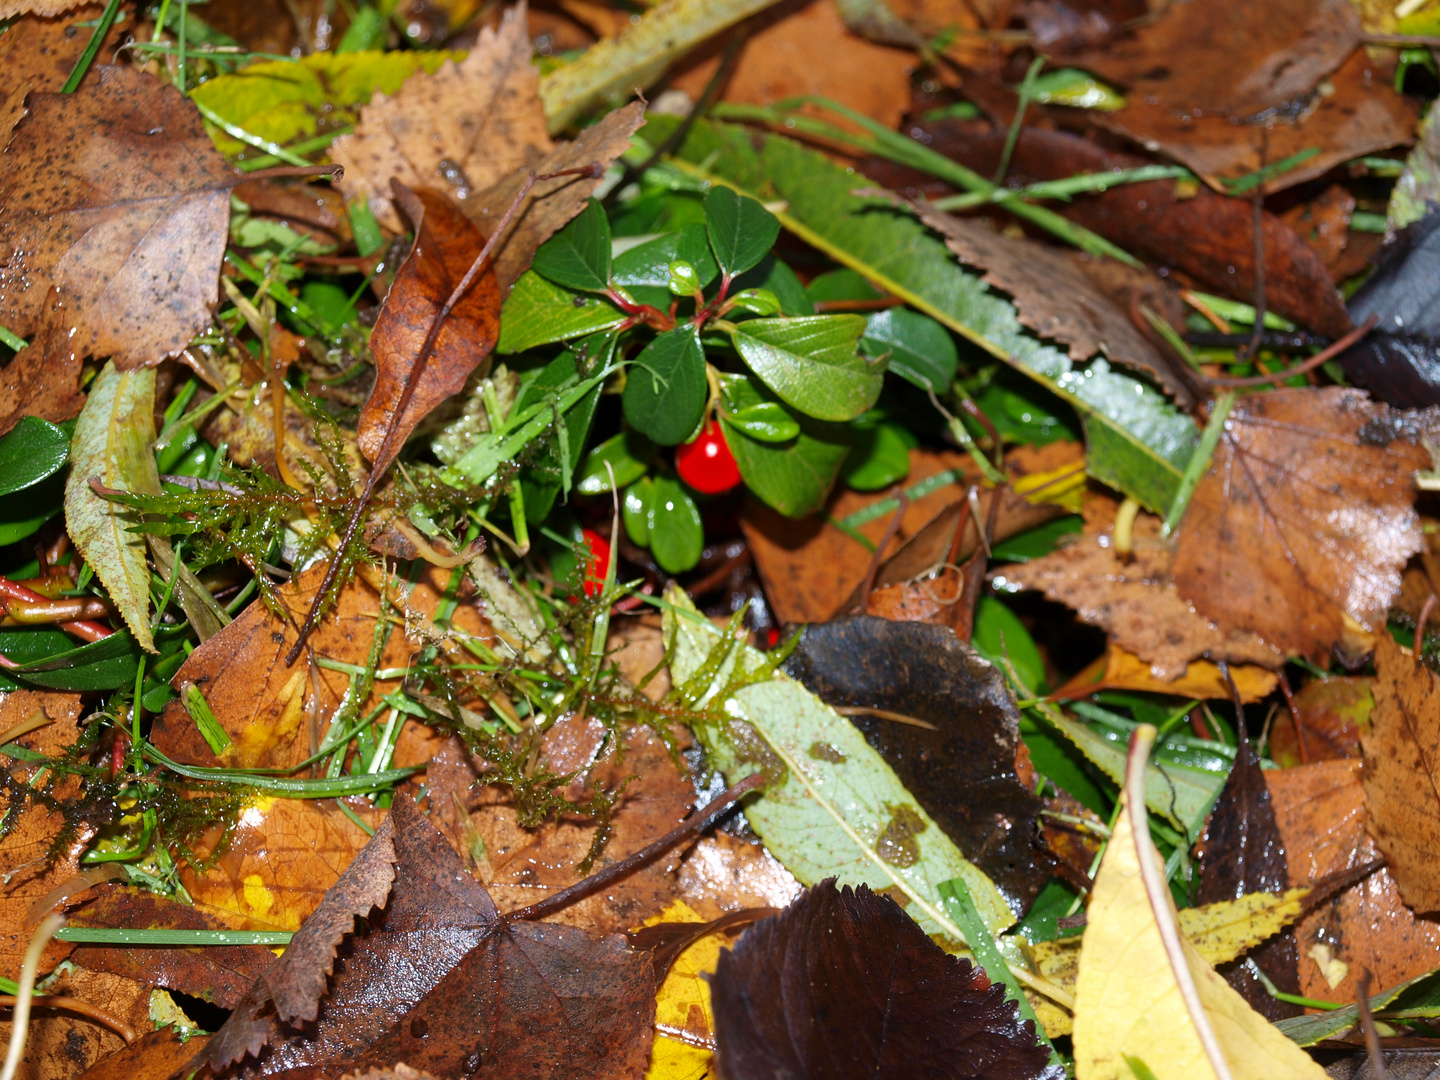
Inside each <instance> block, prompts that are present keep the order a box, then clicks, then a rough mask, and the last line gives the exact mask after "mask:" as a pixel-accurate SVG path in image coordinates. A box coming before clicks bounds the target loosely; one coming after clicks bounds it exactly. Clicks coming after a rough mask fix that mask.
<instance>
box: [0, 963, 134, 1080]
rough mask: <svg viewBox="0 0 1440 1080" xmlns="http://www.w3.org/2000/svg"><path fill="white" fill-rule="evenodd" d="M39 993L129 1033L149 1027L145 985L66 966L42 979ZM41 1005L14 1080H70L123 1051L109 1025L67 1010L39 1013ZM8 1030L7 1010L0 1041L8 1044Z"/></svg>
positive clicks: (36, 1004) (0, 1025)
mask: <svg viewBox="0 0 1440 1080" xmlns="http://www.w3.org/2000/svg"><path fill="white" fill-rule="evenodd" d="M41 991H42V992H43V993H46V994H52V995H54V996H56V997H65V998H72V999H75V1000H77V1001H83V1002H84V1003H85V1004H86V1005H90V1006H92V1007H94V1008H95V1009H98V1010H100V1011H101V1012H103V1013H105V1014H106V1015H108V1016H109V1017H111V1018H113V1020H115V1021H118V1022H119V1023H120V1024H123V1025H124V1026H125V1027H127V1028H128V1029H129V1030H130V1031H131V1032H132V1033H137V1034H138V1033H142V1032H145V1031H147V1030H149V1029H150V1028H151V1027H153V1025H152V1024H151V1022H150V1007H149V1006H150V991H151V985H150V984H149V983H146V982H137V981H136V980H134V979H127V978H125V977H124V976H121V975H111V974H107V973H104V972H98V971H87V970H85V969H84V968H79V967H72V966H68V965H67V966H66V967H64V968H63V969H62V970H61V971H59V972H57V973H56V974H55V976H54V977H53V978H50V979H47V980H45V981H44V983H43V985H42V987H41ZM43 1000H44V999H43V998H37V999H35V1001H34V1003H33V1006H32V1008H33V1011H32V1012H31V1014H30V1025H29V1028H28V1030H27V1033H26V1039H25V1055H24V1057H23V1058H21V1062H20V1067H19V1069H18V1070H17V1071H16V1073H15V1076H16V1080H71V1078H72V1077H76V1076H79V1075H80V1074H82V1073H84V1072H86V1071H87V1070H88V1069H90V1068H91V1067H92V1066H94V1065H96V1064H98V1063H99V1062H101V1061H104V1060H105V1059H107V1058H109V1057H111V1056H112V1055H114V1054H115V1053H117V1052H119V1051H123V1050H124V1049H125V1047H126V1040H125V1038H124V1036H122V1035H121V1034H119V1033H118V1032H117V1031H115V1030H114V1028H112V1027H110V1026H109V1025H107V1024H104V1023H102V1022H100V1021H99V1020H97V1019H95V1018H93V1017H91V1016H84V1015H80V1014H79V1013H77V1012H74V1011H71V1010H68V1009H60V1008H45V1007H44V1006H43V1005H42V1002H43ZM10 1028H11V1022H10V1019H9V1010H8V1009H7V1010H6V1019H4V1020H3V1021H0V1040H3V1041H5V1042H7V1043H8V1042H9V1040H10ZM111 1075H112V1076H116V1075H120V1074H117V1073H112V1074H111ZM127 1080H128V1078H127Z"/></svg>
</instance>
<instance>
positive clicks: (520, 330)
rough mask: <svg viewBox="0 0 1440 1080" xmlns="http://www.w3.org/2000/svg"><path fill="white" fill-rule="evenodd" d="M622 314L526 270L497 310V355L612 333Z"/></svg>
mask: <svg viewBox="0 0 1440 1080" xmlns="http://www.w3.org/2000/svg"><path fill="white" fill-rule="evenodd" d="M624 321H625V313H624V312H623V311H621V310H620V309H619V308H617V307H616V306H615V305H614V304H612V303H610V301H608V300H602V299H600V298H599V297H598V296H586V295H584V294H583V293H577V292H572V291H570V290H569V289H562V288H561V287H560V286H559V285H555V284H552V283H551V282H549V281H546V280H545V279H544V278H542V277H541V276H540V275H539V274H537V273H535V271H533V270H527V271H525V273H523V274H521V275H520V280H518V281H517V282H515V288H513V289H512V290H511V291H510V296H509V297H508V298H507V299H506V301H505V306H504V307H502V308H501V309H500V341H499V343H498V344H497V345H496V346H495V351H496V352H498V353H502V354H504V353H519V352H525V351H526V350H527V349H533V348H535V346H537V345H549V344H550V343H551V342H554V341H568V340H570V339H571V338H576V337H580V336H581V335H583V334H593V333H596V332H598V331H601V330H613V329H615V328H616V327H617V326H619V325H620V324H621V323H623V322H624Z"/></svg>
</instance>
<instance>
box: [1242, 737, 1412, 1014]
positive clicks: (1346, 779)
mask: <svg viewBox="0 0 1440 1080" xmlns="http://www.w3.org/2000/svg"><path fill="white" fill-rule="evenodd" d="M1362 771H1363V768H1362V765H1361V763H1360V762H1359V761H1321V762H1316V763H1315V764H1312V765H1299V766H1296V767H1295V768H1293V769H1277V770H1272V771H1270V772H1267V773H1266V774H1265V784H1266V786H1267V787H1268V788H1269V789H1270V798H1271V803H1272V805H1273V806H1274V808H1275V822H1276V824H1277V825H1278V826H1279V828H1280V836H1281V838H1282V839H1283V840H1284V842H1285V855H1286V862H1287V864H1288V866H1289V871H1290V884H1291V885H1292V886H1298V885H1309V884H1311V883H1313V882H1316V881H1319V880H1320V879H1321V878H1323V877H1325V876H1326V875H1328V874H1334V873H1340V872H1343V871H1346V870H1354V869H1356V868H1358V867H1361V866H1364V865H1365V864H1366V863H1368V862H1370V861H1372V860H1373V859H1375V858H1377V857H1378V855H1379V851H1378V849H1377V848H1376V846H1375V843H1374V841H1373V840H1371V838H1370V837H1369V836H1368V835H1367V834H1366V831H1365V789H1364V787H1363V786H1362V784H1361V779H1360V778H1361V775H1362ZM1295 938H1296V942H1297V947H1298V948H1299V952H1300V993H1301V994H1302V995H1303V996H1305V997H1309V998H1316V999H1318V1000H1320V1001H1334V1002H1337V1003H1339V1004H1341V1005H1346V1004H1350V1003H1351V1002H1353V1001H1354V1000H1355V993H1356V986H1357V985H1358V984H1357V980H1358V978H1359V976H1360V973H1361V971H1362V970H1367V969H1368V970H1369V971H1370V973H1371V976H1372V977H1373V980H1374V983H1373V985H1376V986H1395V985H1397V984H1399V983H1402V982H1404V981H1405V980H1407V979H1411V978H1414V977H1415V976H1416V975H1421V974H1423V973H1425V972H1427V971H1432V970H1434V969H1435V968H1436V967H1440V922H1437V921H1435V920H1433V919H1428V918H1422V917H1420V916H1417V915H1416V914H1415V913H1414V912H1413V911H1411V910H1410V908H1408V907H1406V906H1405V903H1404V901H1403V900H1401V899H1400V891H1399V889H1398V888H1397V887H1396V885H1395V879H1394V878H1393V877H1392V876H1391V874H1390V871H1389V870H1388V869H1385V868H1383V867H1382V868H1381V869H1380V870H1377V871H1376V872H1375V873H1373V874H1371V875H1370V876H1369V877H1367V878H1365V879H1364V880H1363V881H1361V882H1360V883H1359V884H1357V885H1354V886H1352V887H1351V888H1349V889H1346V890H1345V891H1344V892H1342V893H1339V894H1338V895H1336V896H1335V897H1334V898H1333V899H1330V900H1327V901H1326V902H1325V903H1323V904H1321V905H1320V906H1319V907H1317V908H1316V909H1315V910H1314V911H1312V912H1310V913H1309V914H1307V915H1306V916H1305V917H1304V918H1302V919H1301V920H1300V922H1299V923H1298V924H1297V925H1296V927H1295ZM1317 947H1320V949H1321V950H1322V951H1319V952H1318V953H1317ZM1317 956H1318V957H1327V958H1329V959H1330V960H1333V961H1338V962H1339V966H1338V967H1332V968H1331V969H1330V975H1331V977H1332V978H1334V979H1335V982H1334V983H1333V985H1332V983H1331V982H1330V980H1329V979H1327V978H1326V973H1325V969H1324V968H1322V961H1321V960H1320V959H1318V958H1317Z"/></svg>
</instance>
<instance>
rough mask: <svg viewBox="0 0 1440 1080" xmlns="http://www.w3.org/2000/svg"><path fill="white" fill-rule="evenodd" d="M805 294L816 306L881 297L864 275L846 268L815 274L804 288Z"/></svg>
mask: <svg viewBox="0 0 1440 1080" xmlns="http://www.w3.org/2000/svg"><path fill="white" fill-rule="evenodd" d="M805 293H806V295H808V296H809V297H810V300H811V302H813V303H816V304H819V303H823V302H825V301H830V300H878V299H880V296H881V293H880V290H879V289H877V288H875V286H874V285H871V284H870V282H869V281H867V280H866V279H865V275H864V274H861V273H859V272H857V271H855V270H851V269H850V268H849V267H848V266H847V267H842V268H841V269H839V270H827V271H825V273H823V274H817V275H816V276H815V277H813V278H811V279H810V284H809V285H806V286H805Z"/></svg>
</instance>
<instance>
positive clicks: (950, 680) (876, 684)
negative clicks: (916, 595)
mask: <svg viewBox="0 0 1440 1080" xmlns="http://www.w3.org/2000/svg"><path fill="white" fill-rule="evenodd" d="M785 670H786V671H787V672H788V673H789V674H790V675H791V676H792V677H793V678H795V679H798V680H799V681H800V682H802V683H804V684H805V686H806V687H807V688H808V689H809V690H810V691H812V692H813V693H814V694H816V695H817V696H819V697H820V698H821V700H823V701H824V702H825V703H826V704H827V705H832V706H851V707H859V708H860V709H878V710H881V711H883V712H888V713H892V714H898V715H900V716H902V717H910V718H912V719H914V720H918V721H920V722H922V723H924V724H927V725H930V727H929V728H926V727H919V726H916V725H915V724H911V723H902V722H899V721H896V720H891V719H886V718H884V717H882V716H880V715H877V714H875V713H863V712H862V713H852V714H851V715H850V721H851V723H853V724H854V725H855V726H856V727H857V728H859V729H860V730H861V731H862V732H864V733H865V739H866V741H867V742H868V743H869V744H870V745H871V746H873V747H874V748H875V749H876V750H877V751H879V753H880V755H881V756H882V757H884V758H885V761H886V762H887V763H888V764H889V765H890V767H891V768H892V769H894V770H895V774H896V775H897V776H898V777H899V778H900V781H901V783H903V784H904V785H905V788H906V790H907V791H909V792H910V793H911V794H912V795H914V796H915V798H916V800H917V801H918V802H919V803H920V805H921V806H922V807H924V808H925V811H926V813H928V814H929V815H930V816H931V817H932V818H934V819H935V822H936V824H938V825H939V826H940V828H942V829H943V830H944V831H945V834H946V835H947V836H949V837H950V839H951V840H953V841H955V843H956V845H957V846H958V847H959V848H960V850H961V851H962V852H963V853H964V855H965V857H966V858H967V859H969V860H970V861H971V862H973V863H975V864H976V865H977V866H979V867H980V869H982V870H983V871H985V873H986V874H987V875H989V877H990V878H991V880H993V881H994V882H995V884H996V885H997V886H998V887H999V888H1000V891H1001V892H1002V893H1003V894H1004V895H1005V898H1006V900H1007V901H1009V903H1010V904H1011V906H1012V907H1014V908H1015V909H1016V910H1017V911H1023V910H1025V909H1026V908H1027V907H1029V906H1030V902H1031V901H1032V900H1034V899H1035V894H1036V893H1037V892H1039V891H1040V889H1041V887H1042V886H1043V885H1044V884H1045V882H1046V881H1047V880H1048V879H1049V878H1050V869H1049V865H1048V864H1049V862H1050V860H1048V859H1046V857H1045V855H1044V853H1043V851H1042V850H1041V849H1040V848H1039V846H1038V842H1039V835H1038V826H1039V817H1040V810H1041V809H1042V804H1041V802H1040V800H1039V799H1038V798H1037V797H1036V796H1035V795H1034V793H1033V792H1031V791H1029V790H1028V789H1027V788H1025V787H1024V786H1023V785H1022V784H1021V783H1020V780H1019V778H1018V777H1017V776H1016V774H1015V752H1016V749H1017V747H1018V745H1019V742H1020V714H1019V711H1018V710H1017V709H1016V708H1015V702H1014V700H1013V699H1012V698H1011V697H1010V691H1009V690H1008V689H1007V688H1006V685H1005V679H1004V676H1002V675H1001V674H1000V673H999V672H998V671H996V670H995V668H994V667H993V666H992V665H991V664H990V663H989V662H988V661H986V660H984V659H982V658H981V657H980V655H979V654H978V653H977V652H975V650H974V649H972V648H971V647H970V646H969V645H967V644H965V643H964V642H962V641H961V640H960V639H959V638H957V637H956V636H955V634H954V633H953V632H952V631H951V630H950V629H949V628H948V627H943V626H933V625H931V624H929V623H918V622H892V621H891V620H889V619H877V618H873V617H871V616H868V615H861V616H857V617H854V618H845V619H835V620H833V621H831V622H828V623H822V624H819V625H815V626H808V627H806V628H805V631H804V634H803V636H802V637H801V639H800V643H799V645H797V646H796V648H795V651H794V652H793V653H792V654H791V657H790V659H789V660H788V661H787V662H786V664H785Z"/></svg>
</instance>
